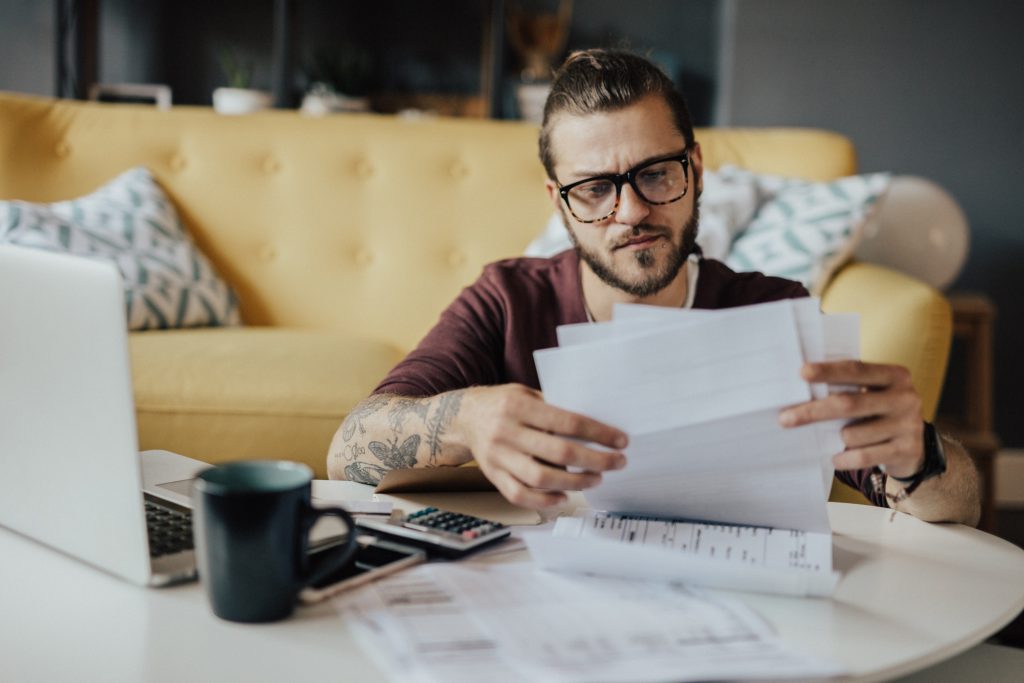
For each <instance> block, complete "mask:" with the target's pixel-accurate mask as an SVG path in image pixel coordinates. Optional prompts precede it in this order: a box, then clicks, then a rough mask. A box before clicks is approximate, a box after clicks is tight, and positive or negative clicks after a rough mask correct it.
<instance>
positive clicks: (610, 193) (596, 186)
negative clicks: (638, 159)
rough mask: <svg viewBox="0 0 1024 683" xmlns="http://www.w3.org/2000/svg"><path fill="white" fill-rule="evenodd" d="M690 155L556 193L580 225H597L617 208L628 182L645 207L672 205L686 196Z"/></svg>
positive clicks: (648, 163) (582, 182)
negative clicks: (623, 187)
mask: <svg viewBox="0 0 1024 683" xmlns="http://www.w3.org/2000/svg"><path fill="white" fill-rule="evenodd" d="M689 166H690V155H689V153H688V152H687V151H685V150H684V151H683V153H682V154H673V155H671V156H666V157H659V158H657V159H652V160H651V161H645V162H644V163H642V164H639V165H637V166H634V167H633V168H631V169H629V170H628V171H626V172H625V173H608V174H605V175H599V176H595V177H593V178H584V179H583V180H577V181H576V182H574V183H569V184H568V185H561V186H559V188H558V193H559V194H560V195H562V201H564V202H565V205H566V206H567V207H569V213H571V214H572V215H573V217H574V218H575V219H576V220H578V221H579V222H580V223H596V222H597V221H603V220H604V219H606V218H608V217H609V216H611V215H612V214H613V213H615V212H616V211H617V210H618V208H619V198H620V197H621V196H622V185H623V183H629V185H630V187H632V188H633V190H634V191H635V192H636V194H637V196H639V197H640V199H643V200H644V201H645V202H647V203H648V204H671V203H672V202H677V201H679V200H680V199H682V198H683V197H685V196H686V191H687V190H688V189H689V186H690V175H689V172H688V169H689Z"/></svg>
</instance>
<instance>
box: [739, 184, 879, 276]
mask: <svg viewBox="0 0 1024 683" xmlns="http://www.w3.org/2000/svg"><path fill="white" fill-rule="evenodd" d="M890 179H891V174H889V173H871V174H867V175H857V176H848V177H846V178H839V179H837V180H832V181H829V182H825V183H814V182H806V181H801V180H794V179H788V178H780V177H777V176H762V177H759V178H758V183H759V185H761V187H762V194H764V195H767V196H770V197H771V199H769V200H768V201H767V202H766V203H765V204H763V205H762V206H761V208H760V209H758V211H757V215H755V216H754V219H753V220H752V221H751V223H750V226H749V227H748V228H747V229H746V230H745V231H744V232H743V233H742V234H740V235H739V237H737V239H736V240H735V241H734V242H733V244H732V248H731V249H730V251H729V256H728V257H727V258H726V260H725V262H726V264H727V265H728V266H729V267H731V268H733V269H734V270H738V271H749V270H754V271H759V272H762V273H765V274H767V275H777V276H780V277H785V278H789V279H790V280H796V281H798V282H801V283H802V284H803V285H804V286H805V287H807V288H808V289H809V290H811V293H812V294H815V295H820V294H821V292H822V291H823V290H824V287H825V285H826V284H828V282H829V280H830V279H831V277H832V275H834V274H835V272H836V271H837V270H838V268H839V267H840V266H842V265H843V264H845V263H846V262H848V261H849V260H850V259H851V258H852V256H853V252H854V249H855V248H856V246H857V243H858V242H859V240H860V236H861V229H862V228H863V226H864V224H865V222H866V221H867V219H868V217H869V215H870V212H871V210H872V208H873V207H874V205H875V203H876V201H877V200H878V198H879V197H881V196H882V194H884V193H885V191H886V189H888V187H889V181H890Z"/></svg>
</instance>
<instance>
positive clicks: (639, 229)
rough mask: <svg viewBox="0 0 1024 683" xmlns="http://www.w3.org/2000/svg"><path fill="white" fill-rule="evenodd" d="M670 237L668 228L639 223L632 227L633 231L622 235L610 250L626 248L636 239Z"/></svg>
mask: <svg viewBox="0 0 1024 683" xmlns="http://www.w3.org/2000/svg"><path fill="white" fill-rule="evenodd" d="M671 236H672V233H671V231H670V230H669V229H668V228H664V227H661V226H658V225H651V224H649V223H640V224H639V225H634V226H633V229H632V230H630V231H629V232H628V233H626V234H625V235H623V237H622V239H620V240H618V241H617V242H616V243H615V245H614V246H613V247H612V249H619V248H621V247H624V246H626V245H627V244H629V243H630V242H632V241H634V240H636V239H637V238H638V237H640V238H647V237H665V238H670V237H671Z"/></svg>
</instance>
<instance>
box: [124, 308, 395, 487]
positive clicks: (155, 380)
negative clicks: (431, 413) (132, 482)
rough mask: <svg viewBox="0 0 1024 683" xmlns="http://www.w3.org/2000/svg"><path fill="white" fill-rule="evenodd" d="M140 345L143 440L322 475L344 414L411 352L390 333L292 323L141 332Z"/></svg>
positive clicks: (134, 352) (136, 350)
mask: <svg viewBox="0 0 1024 683" xmlns="http://www.w3.org/2000/svg"><path fill="white" fill-rule="evenodd" d="M130 345H131V359H132V375H133V380H134V385H135V408H136V415H137V418H138V423H139V434H140V448H142V449H150V448H162V449H166V450H170V451H175V452H177V453H181V454H183V455H187V456H189V457H192V458H197V459H199V460H205V461H207V462H211V463H217V462H224V461H227V460H238V459H242V458H270V459H285V460H298V461H301V462H304V463H306V464H308V465H309V466H310V467H312V468H313V469H314V471H315V472H316V474H317V476H318V477H321V478H322V477H326V458H327V449H328V447H329V446H330V443H331V437H332V436H333V435H334V432H335V430H336V429H337V428H338V426H339V425H340V424H341V421H342V420H343V419H344V418H345V416H346V415H347V414H348V411H349V410H350V409H351V408H352V407H353V406H355V405H356V403H358V402H359V401H361V400H362V399H364V398H365V397H366V396H367V395H368V394H369V393H370V391H372V390H373V387H374V386H375V385H376V383H377V382H378V381H379V380H380V379H381V378H382V377H383V376H384V375H385V373H387V371H388V370H390V369H391V367H392V366H393V365H394V364H395V363H397V362H398V361H399V360H400V359H401V357H402V353H401V351H399V350H398V349H396V348H394V347H392V346H390V345H388V344H386V343H383V342H378V341H374V340H369V339H351V338H347V337H344V336H342V335H339V334H331V333H326V332H317V331H310V330H296V329H282V328H254V327H250V328H244V329H243V328H208V329H197V330H170V331H161V332H137V333H134V334H132V335H131V337H130Z"/></svg>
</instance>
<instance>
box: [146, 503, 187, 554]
mask: <svg viewBox="0 0 1024 683" xmlns="http://www.w3.org/2000/svg"><path fill="white" fill-rule="evenodd" d="M146 526H147V527H148V528H149V556H150V557H161V556H162V555H171V554H173V553H180V552H181V551H183V550H191V549H192V513H191V512H190V511H185V512H181V511H178V510H172V509H171V508H169V507H164V506H163V505H160V504H159V503H154V502H153V501H151V500H147V501H146Z"/></svg>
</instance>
